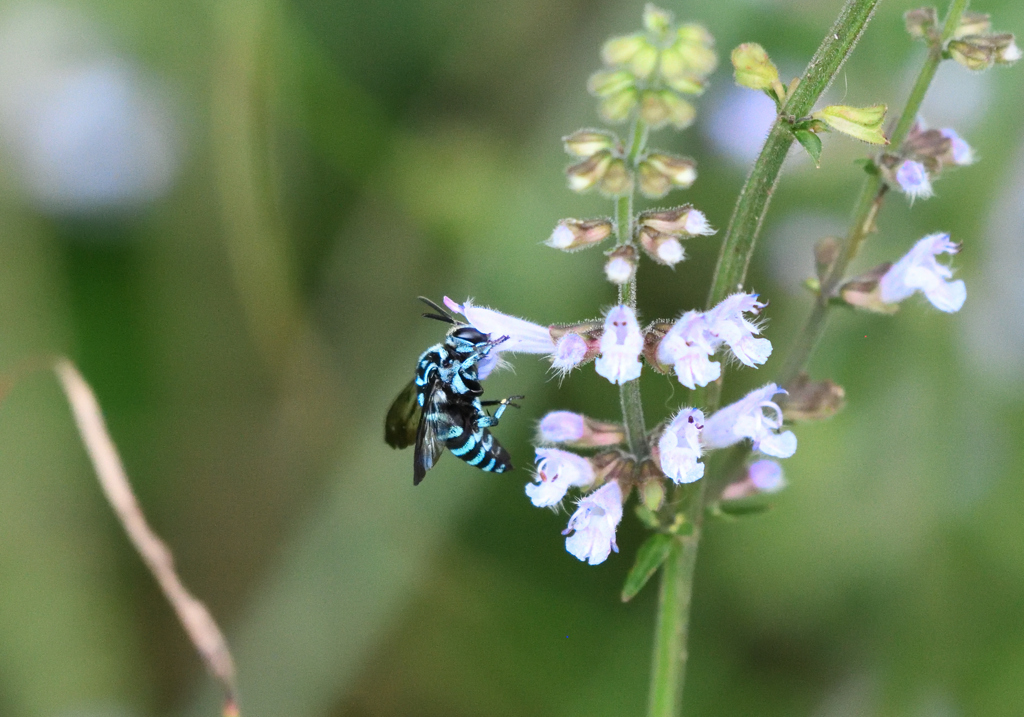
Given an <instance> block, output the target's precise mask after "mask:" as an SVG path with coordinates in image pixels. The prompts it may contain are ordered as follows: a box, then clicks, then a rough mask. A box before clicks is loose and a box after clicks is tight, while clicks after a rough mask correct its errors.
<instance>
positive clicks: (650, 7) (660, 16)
mask: <svg viewBox="0 0 1024 717" xmlns="http://www.w3.org/2000/svg"><path fill="white" fill-rule="evenodd" d="M671 25H672V13H670V12H669V11H668V10H662V9H661V8H660V7H657V6H655V5H654V4H653V3H647V5H646V6H645V7H644V28H645V29H646V30H647V31H648V32H653V33H654V34H655V35H664V34H665V33H666V32H668V29H669V27H670V26H671Z"/></svg>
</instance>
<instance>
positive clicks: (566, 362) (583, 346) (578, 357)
mask: <svg viewBox="0 0 1024 717" xmlns="http://www.w3.org/2000/svg"><path fill="white" fill-rule="evenodd" d="M586 356H587V342H586V340H585V339H584V338H583V337H582V336H580V335H579V334H573V333H567V334H565V335H564V336H563V337H562V338H560V339H558V341H557V342H555V352H554V354H553V355H552V356H551V368H553V369H555V370H556V371H558V372H560V373H562V374H567V373H569V372H570V371H572V370H573V369H574V368H576V367H577V366H579V365H580V364H581V363H583V359H585V358H586Z"/></svg>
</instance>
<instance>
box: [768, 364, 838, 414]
mask: <svg viewBox="0 0 1024 717" xmlns="http://www.w3.org/2000/svg"><path fill="white" fill-rule="evenodd" d="M786 391H787V393H786V395H785V396H783V398H782V399H781V400H779V401H778V404H779V405H780V406H781V407H782V417H783V419H784V420H785V421H786V422H787V423H800V422H807V421H822V420H825V419H826V418H832V416H834V415H836V414H837V413H839V411H841V410H842V408H843V406H844V405H845V403H846V391H844V390H843V387H842V386H840V385H839V384H837V383H834V382H833V381H830V380H829V379H825V380H824V381H812V380H811V379H810V377H809V376H808V375H807V374H806V373H801V374H800V375H799V376H797V377H796V378H795V379H794V380H792V381H790V383H789V384H788V385H787V386H786Z"/></svg>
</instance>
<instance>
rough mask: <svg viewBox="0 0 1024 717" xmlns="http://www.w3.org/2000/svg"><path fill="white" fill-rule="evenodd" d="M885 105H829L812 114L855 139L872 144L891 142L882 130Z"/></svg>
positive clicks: (837, 130) (813, 116)
mask: <svg viewBox="0 0 1024 717" xmlns="http://www.w3.org/2000/svg"><path fill="white" fill-rule="evenodd" d="M885 109H886V108H885V105H872V106H871V107H850V106H849V105H829V106H828V107H825V108H824V109H820V110H818V111H817V112H815V113H814V114H812V115H811V117H812V118H814V119H816V120H819V121H820V122H824V123H825V124H826V125H828V126H829V127H830V128H831V129H834V130H835V131H836V132H842V133H843V134H845V135H849V136H850V137H853V138H854V139H859V140H861V141H862V142H869V143H871V144H889V140H887V139H886V138H885V133H884V132H883V131H882V123H883V122H884V121H885Z"/></svg>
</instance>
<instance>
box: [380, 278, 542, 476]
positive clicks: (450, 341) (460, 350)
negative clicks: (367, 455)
mask: <svg viewBox="0 0 1024 717" xmlns="http://www.w3.org/2000/svg"><path fill="white" fill-rule="evenodd" d="M420 301H422V302H424V303H425V304H426V305H427V306H429V307H430V308H432V309H434V311H435V312H436V313H427V314H423V316H425V317H426V318H428V319H436V320H438V321H443V322H444V323H447V324H451V325H452V328H451V329H450V330H449V331H448V335H447V336H446V337H445V340H444V342H443V343H439V344H435V345H434V346H431V347H430V348H429V349H427V350H426V351H424V352H423V354H422V355H421V356H420V358H419V362H418V363H417V364H416V375H415V376H414V377H413V380H412V381H411V382H410V383H409V385H408V386H406V387H405V389H404V390H403V391H402V392H401V393H400V394H398V398H396V399H395V402H394V403H392V404H391V408H390V409H388V415H387V418H386V419H385V422H384V440H385V441H387V443H388V445H389V446H391V447H392V448H405V447H406V446H408V445H410V444H413V443H415V445H416V451H415V455H414V456H413V478H412V482H413V485H419V483H420V481H422V480H423V477H424V476H425V475H426V474H427V471H428V470H430V469H431V468H433V467H434V464H435V463H437V460H438V458H440V457H441V452H442V451H443V450H444V449H445V448H446V447H447V448H448V450H449V451H451V452H452V455H454V456H457V457H459V458H461V459H462V460H464V461H466V463H468V464H469V465H471V466H477V467H478V468H480V469H481V470H484V471H490V472H493V473H504V472H505V471H510V470H512V459H511V457H510V456H509V454H508V451H506V450H505V449H504V448H503V447H502V446H501V444H500V443H498V439H496V438H495V437H494V436H493V435H492V434H491V432H490V430H488V429H490V428H492V427H494V426H497V425H498V419H499V418H501V414H502V413H504V412H505V409H506V408H507V407H508V406H513V407H515V408H518V407H519V406H517V405H516V404H515V403H513V401H515V400H516V399H520V398H523V396H510V397H509V398H504V399H502V400H500V401H481V400H480V396H482V395H483V392H484V389H483V387H482V386H481V385H480V380H479V364H480V361H482V360H483V359H484V358H486V357H487V356H488V355H489V354H490V352H491V350H492V349H493V348H494V347H495V346H498V345H499V344H501V343H503V342H505V341H507V340H508V337H507V336H502V337H500V338H497V339H493V340H492V339H489V338H488V336H487V335H486V334H484V333H481V332H480V331H477V330H476V329H475V328H473V327H472V326H469V325H468V324H464V323H462V322H460V321H456V320H455V319H453V318H452V316H451V315H450V314H449V313H448V312H447V311H445V310H444V309H442V308H441V307H440V306H438V305H437V304H435V303H434V302H433V301H430V300H429V299H425V298H423V297H422V296H421V297H420ZM484 406H497V407H498V408H497V410H495V412H494V415H493V416H492V415H490V414H488V413H487V411H486V410H484Z"/></svg>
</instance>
